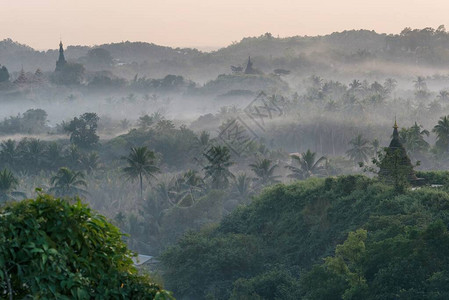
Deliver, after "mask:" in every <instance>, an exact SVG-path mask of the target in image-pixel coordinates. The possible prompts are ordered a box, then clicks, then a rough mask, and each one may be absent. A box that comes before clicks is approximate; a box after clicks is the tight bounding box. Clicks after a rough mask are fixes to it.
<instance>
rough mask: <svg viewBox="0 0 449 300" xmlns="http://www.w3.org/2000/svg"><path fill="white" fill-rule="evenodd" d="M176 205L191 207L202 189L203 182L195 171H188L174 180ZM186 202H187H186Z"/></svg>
mask: <svg viewBox="0 0 449 300" xmlns="http://www.w3.org/2000/svg"><path fill="white" fill-rule="evenodd" d="M175 189H176V194H177V196H178V197H177V198H178V200H177V203H178V204H181V203H184V204H186V203H187V202H189V203H190V205H193V204H194V203H195V201H196V198H197V197H198V196H200V195H201V193H202V191H203V189H204V180H203V178H201V176H200V175H199V174H198V172H197V171H195V170H188V171H187V172H185V173H184V174H182V175H181V176H179V177H178V178H177V179H176V180H175ZM186 200H187V201H186Z"/></svg>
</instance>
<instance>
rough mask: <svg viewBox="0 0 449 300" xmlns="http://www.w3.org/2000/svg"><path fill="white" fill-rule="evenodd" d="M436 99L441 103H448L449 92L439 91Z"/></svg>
mask: <svg viewBox="0 0 449 300" xmlns="http://www.w3.org/2000/svg"><path fill="white" fill-rule="evenodd" d="M437 97H438V99H440V100H441V101H445V102H446V101H448V100H449V91H447V90H441V91H440V92H439V93H438V96H437Z"/></svg>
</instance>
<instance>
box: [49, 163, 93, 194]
mask: <svg viewBox="0 0 449 300" xmlns="http://www.w3.org/2000/svg"><path fill="white" fill-rule="evenodd" d="M50 183H51V184H52V185H53V187H52V188H50V189H49V192H52V193H54V194H55V195H56V196H58V197H62V196H69V197H74V196H77V195H78V196H80V195H84V194H87V191H86V190H85V189H83V187H87V183H86V180H85V176H84V173H83V172H75V171H72V170H70V169H69V168H66V167H62V168H60V169H59V170H58V172H57V173H56V175H55V176H53V177H52V178H51V180H50Z"/></svg>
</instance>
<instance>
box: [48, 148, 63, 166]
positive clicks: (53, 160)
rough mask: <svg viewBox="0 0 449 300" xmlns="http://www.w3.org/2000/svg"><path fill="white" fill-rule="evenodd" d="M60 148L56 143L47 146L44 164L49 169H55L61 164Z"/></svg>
mask: <svg viewBox="0 0 449 300" xmlns="http://www.w3.org/2000/svg"><path fill="white" fill-rule="evenodd" d="M62 160H63V158H62V147H61V146H60V145H59V144H58V143H56V142H52V143H50V144H49V145H48V146H47V149H46V151H45V163H46V165H47V166H48V167H49V168H52V169H53V168H54V169H56V168H57V167H58V166H60V165H61V164H60V163H62Z"/></svg>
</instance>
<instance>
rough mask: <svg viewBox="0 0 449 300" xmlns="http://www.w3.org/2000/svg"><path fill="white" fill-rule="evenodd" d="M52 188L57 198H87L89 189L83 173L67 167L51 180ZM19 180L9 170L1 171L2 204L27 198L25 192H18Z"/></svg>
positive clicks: (51, 190)
mask: <svg viewBox="0 0 449 300" xmlns="http://www.w3.org/2000/svg"><path fill="white" fill-rule="evenodd" d="M50 184H51V187H50V188H49V189H48V192H49V193H52V194H54V195H55V196H57V197H76V196H85V195H87V194H88V193H87V191H86V190H85V189H84V188H86V187H87V182H86V180H85V175H84V173H83V172H81V171H72V170H70V169H69V168H67V167H62V168H60V169H59V170H58V172H57V173H56V174H55V175H54V176H52V177H51V179H50ZM18 186H19V180H18V179H17V177H16V176H15V175H14V174H13V173H12V172H11V171H10V170H8V169H6V168H5V169H3V170H1V171H0V203H4V202H7V201H15V200H20V199H24V198H26V197H27V195H26V193H25V192H22V191H19V190H17V187H18Z"/></svg>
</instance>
